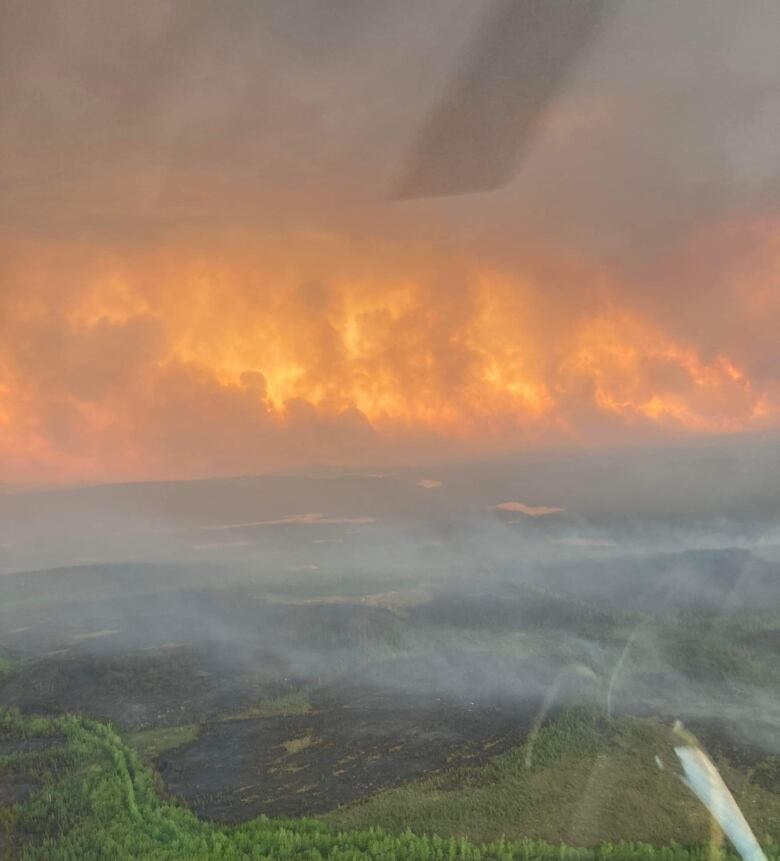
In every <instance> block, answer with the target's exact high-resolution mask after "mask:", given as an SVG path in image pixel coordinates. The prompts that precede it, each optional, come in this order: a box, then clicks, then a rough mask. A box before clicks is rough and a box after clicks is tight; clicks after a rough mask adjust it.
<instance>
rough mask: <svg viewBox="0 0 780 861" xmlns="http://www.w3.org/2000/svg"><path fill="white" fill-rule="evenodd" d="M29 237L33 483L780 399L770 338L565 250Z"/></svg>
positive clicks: (9, 283) (311, 456)
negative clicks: (501, 260) (680, 323)
mask: <svg viewBox="0 0 780 861" xmlns="http://www.w3.org/2000/svg"><path fill="white" fill-rule="evenodd" d="M778 235H780V234H778ZM774 241H775V240H774V239H773V240H772V242H774ZM767 247H769V248H775V247H776V246H775V245H773V244H772V243H769V245H768V246H767ZM7 250H8V251H9V252H12V253H10V254H9V257H8V259H9V260H10V261H11V262H10V263H9V264H7V266H6V273H5V278H6V281H5V285H6V286H5V287H4V290H3V293H2V295H1V296H0V299H1V301H2V305H0V311H1V312H2V315H3V317H2V319H3V321H4V323H5V324H6V325H5V327H4V331H5V337H4V339H3V342H2V344H1V345H0V444H1V445H2V460H1V461H0V462H1V463H2V468H3V472H4V475H7V476H9V479H10V480H28V479H38V480H41V479H43V480H58V479H115V478H129V477H133V478H137V477H150V476H163V475H174V476H182V475H184V476H187V475H200V474H207V473H225V472H231V473H237V472H249V471H256V470H263V469H273V468H280V467H291V466H301V465H310V464H326V463H352V464H360V463H371V462H376V461H379V460H387V461H398V460H404V459H408V458H409V457H419V456H420V455H421V454H425V455H426V456H441V455H442V454H454V453H462V454H463V453H465V454H486V453H487V454H489V453H492V452H497V451H502V450H510V449H513V448H518V447H523V446H528V445H535V446H538V445H549V444H559V443H572V442H575V443H576V442H588V443H594V442H596V443H597V442H599V441H612V440H615V439H620V438H625V437H626V436H627V435H633V436H636V435H637V434H638V435H639V436H640V437H650V436H653V435H655V436H657V435H658V434H679V433H687V432H699V433H701V432H705V433H717V432H734V431H741V430H747V429H751V428H758V427H767V426H770V425H772V423H773V422H776V419H777V400H778V387H777V381H776V377H773V376H772V375H764V376H761V375H760V374H755V373H751V370H750V368H749V367H748V365H747V364H746V362H747V363H749V362H754V360H755V356H754V354H753V353H752V352H751V349H750V346H751V345H750V343H749V341H750V339H749V335H746V336H745V338H746V340H747V342H748V343H747V344H745V345H741V344H740V343H738V342H736V341H735V342H733V343H732V344H731V346H732V347H734V349H733V350H731V351H729V350H726V349H724V350H723V351H717V350H716V351H713V350H712V349H711V348H710V347H709V346H707V347H702V346H700V343H699V341H700V339H699V335H698V333H697V332H696V331H689V332H688V333H687V334H686V333H680V332H677V331H670V329H671V328H672V327H670V326H668V325H666V322H665V320H664V315H663V313H653V310H652V307H650V306H648V304H647V303H646V302H645V303H644V305H643V303H642V302H640V301H634V299H633V298H632V297H633V296H634V292H632V291H635V290H639V291H640V294H641V286H639V287H637V286H636V285H632V284H630V283H626V282H625V280H621V276H620V275H619V274H618V273H616V272H612V271H610V270H609V269H608V268H607V267H604V266H597V265H594V264H592V263H589V262H588V261H583V260H572V259H566V258H565V257H560V258H556V256H555V255H554V254H553V253H552V252H550V253H548V252H538V251H537V252H535V253H534V254H528V255H527V257H526V259H525V263H524V265H523V266H524V268H523V267H521V266H520V265H517V266H515V265H512V266H508V265H505V264H504V265H501V264H498V263H493V264H492V265H488V264H487V263H486V262H484V261H482V262H480V261H475V260H471V259H468V257H467V255H465V254H459V253H451V252H445V251H443V250H442V249H441V248H435V249H433V248H431V249H426V248H423V247H421V246H419V245H416V244H414V243H411V242H406V243H404V244H393V243H391V242H388V243H378V242H374V243H367V244H366V245H365V246H364V247H357V246H356V244H355V243H354V242H353V241H351V240H349V239H348V238H347V237H345V236H337V235H328V234H313V235H312V234H305V233H295V234H288V235H278V236H266V237H264V238H258V237H257V236H253V235H249V234H237V233H228V232H226V233H225V234H224V235H222V236H221V237H215V236H211V237H209V240H208V242H202V243H201V242H200V241H199V239H198V237H196V236H193V235H188V236H179V237H169V238H168V239H167V240H166V241H165V242H158V243H155V244H153V245H145V244H141V243H139V244H138V245H136V246H132V247H129V246H125V247H123V248H122V249H121V250H117V249H113V250H111V249H109V248H95V247H93V246H89V245H84V246H82V245H79V244H78V243H75V242H73V241H72V240H71V241H70V242H68V243H62V244H59V243H57V242H56V241H53V240H47V241H43V240H32V239H30V240H25V241H24V242H18V241H17V242H14V244H13V248H12V249H11V248H9V249H7ZM521 256H522V255H521ZM752 265H754V264H751V266H752ZM746 271H747V272H751V271H752V277H754V278H756V280H758V281H760V279H759V278H757V276H756V270H755V268H754V269H752V270H751V269H750V268H748V269H747V270H740V271H739V272H738V273H736V275H735V276H734V278H733V279H732V280H731V281H730V282H729V288H728V289H729V290H730V291H731V293H730V294H729V295H730V296H731V297H732V301H734V302H738V303H741V304H739V305H738V307H742V306H744V308H743V312H744V314H746V315H748V316H749V315H750V314H752V313H753V309H754V307H760V308H762V309H764V310H765V308H766V305H767V303H768V302H770V301H771V300H770V299H769V298H767V297H766V296H764V293H763V292H762V291H763V290H764V287H763V286H762V285H761V284H759V286H758V287H757V288H756V292H752V291H751V290H750V289H749V287H748V286H747V284H746V281H745V278H746V277H747V276H746V275H745V272H746ZM551 285H552V286H551ZM641 295H644V294H641ZM734 297H736V298H734ZM754 363H755V362H754Z"/></svg>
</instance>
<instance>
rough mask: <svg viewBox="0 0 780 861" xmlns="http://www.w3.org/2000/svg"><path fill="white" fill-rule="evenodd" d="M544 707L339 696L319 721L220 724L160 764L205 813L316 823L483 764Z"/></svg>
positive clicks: (319, 700)
mask: <svg viewBox="0 0 780 861" xmlns="http://www.w3.org/2000/svg"><path fill="white" fill-rule="evenodd" d="M536 713H537V704H528V705H527V706H525V707H521V706H518V704H516V703H515V704H506V705H499V704H494V705H491V706H486V705H480V704H474V703H466V702H454V701H451V700H444V699H442V698H436V697H430V698H427V699H426V698H421V697H418V696H414V697H409V696H404V695H403V694H400V693H396V694H393V693H389V692H382V691H378V690H369V689H355V688H341V689H332V690H330V691H328V692H326V693H323V694H321V695H320V696H319V697H316V698H315V701H314V709H313V711H312V712H311V713H309V714H304V715H293V716H285V717H271V718H259V719H249V720H234V721H226V722H220V723H214V724H210V725H209V726H207V727H206V728H205V729H204V732H203V733H202V735H201V736H200V738H199V739H198V740H197V741H195V742H193V743H192V744H188V745H185V746H183V747H180V748H178V749H176V750H173V751H169V752H168V753H166V754H164V755H162V756H161V757H160V758H159V759H158V762H157V766H158V769H159V771H160V773H161V774H162V776H163V779H164V781H165V785H166V788H167V790H168V792H170V793H171V794H172V795H174V796H176V797H178V798H180V799H181V800H182V801H183V802H184V803H186V804H187V805H188V806H189V807H190V808H191V809H192V810H193V811H194V812H195V813H197V814H198V815H199V816H202V817H206V818H210V819H216V820H220V821H225V822H237V821H242V820H245V819H249V818H251V817H253V816H257V815H258V814H261V813H262V814H266V815H269V816H308V815H313V814H318V813H323V812H325V811H328V810H333V809H334V808H336V807H338V806H340V805H343V804H348V803H350V802H352V801H356V800H357V799H359V798H362V797H364V796H366V795H369V794H371V793H374V792H377V791H378V790H381V789H387V788H389V787H393V786H397V785H399V784H401V783H404V782H405V781H408V780H411V779H413V778H416V777H419V776H421V775H423V774H426V773H430V772H432V771H435V770H437V769H441V768H444V767H447V766H450V765H459V764H463V763H466V762H468V763H473V764H477V763H482V762H485V761H486V760H487V759H488V758H489V757H490V756H494V755H496V754H498V753H501V752H502V751H504V750H506V749H507V748H509V747H511V746H513V745H516V744H518V743H519V742H520V741H522V739H523V738H524V737H525V736H526V734H527V732H528V729H529V727H530V725H531V722H532V721H533V718H534V715H535V714H536Z"/></svg>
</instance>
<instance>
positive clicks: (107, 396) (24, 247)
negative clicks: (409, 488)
mask: <svg viewBox="0 0 780 861" xmlns="http://www.w3.org/2000/svg"><path fill="white" fill-rule="evenodd" d="M493 5H494V4H492V3H491V2H488V0H485V2H480V3H466V2H460V0H459V2H457V3H455V4H453V3H452V2H450V0H447V2H444V0H429V2H427V3H422V4H421V3H411V2H409V3H406V2H404V3H402V4H400V5H399V4H360V3H355V2H349V0H341V2H339V3H335V4H329V5H328V9H327V12H326V11H325V10H324V9H320V8H319V7H318V6H316V5H315V4H309V3H302V2H292V3H290V2H285V3H282V2H278V3H277V2H269V3H264V4H254V3H247V2H243V0H232V2H229V3H226V4H220V6H219V7H218V8H217V7H215V6H213V5H212V4H205V3H187V4H182V3H177V2H172V3H163V2H158V0H147V2H145V3H142V4H141V5H138V4H136V5H134V6H121V5H117V4H113V3H110V4H108V5H106V4H105V3H93V2H83V3H79V4H76V5H70V6H68V7H67V8H64V7H53V6H51V5H50V4H45V3H36V2H33V3H28V4H24V5H23V6H22V5H19V4H10V5H7V6H6V8H5V9H4V25H3V28H2V32H3V35H2V39H3V43H2V45H1V46H0V47H1V48H2V50H0V57H2V60H1V61H0V62H2V64H3V66H2V69H0V72H1V74H0V78H1V79H2V81H3V83H2V87H3V92H2V97H3V102H4V106H5V107H4V111H3V117H2V120H0V164H2V165H3V167H2V172H3V173H2V181H3V185H4V192H3V196H2V201H0V221H1V223H2V233H3V236H2V246H3V255H2V257H3V260H4V263H3V264H2V267H3V268H2V281H1V282H0V327H2V338H0V470H1V471H2V475H3V479H4V480H8V481H27V480H31V479H35V480H56V479H82V478H90V479H94V478H99V479H102V478H109V479H110V478H124V477H152V476H168V475H175V476H189V475H202V474H209V473H239V472H247V471H255V470H266V469H272V468H278V467H289V466H298V465H303V464H313V463H319V464H322V463H345V462H348V463H353V464H371V463H378V462H399V461H403V460H407V461H408V460H420V459H424V458H430V457H431V456H436V457H442V456H451V455H454V454H471V453H474V452H480V453H481V452H495V451H500V450H508V449H513V448H518V447H523V446H530V445H545V444H550V443H558V442H567V443H569V442H581V441H585V442H588V443H593V442H597V443H604V442H613V441H615V440H625V439H629V438H630V439H635V438H645V439H647V438H663V437H664V436H669V435H677V434H680V433H690V432H723V431H729V432H731V431H741V430H746V429H760V428H764V427H771V426H776V424H777V409H778V403H779V402H780V386H779V385H778V382H779V381H778V371H777V368H778V363H777V361H776V357H777V351H776V335H775V333H776V331H777V325H778V322H779V318H780V306H779V305H778V293H777V290H776V284H777V278H778V274H780V273H779V270H780V212H779V211H778V210H779V209H780V185H778V179H779V178H780V177H778V168H777V163H776V158H775V154H774V148H773V141H774V140H776V139H777V138H778V137H779V136H780V128H779V126H780V110H779V109H778V103H777V100H776V97H775V95H774V94H775V93H776V92H777V91H778V88H779V87H780V60H778V58H777V56H776V51H775V45H776V34H777V32H780V12H779V11H778V7H777V5H776V4H775V3H773V2H770V0H751V2H750V3H748V4H741V5H740V7H739V8H737V7H736V6H734V4H731V3H729V2H726V0H718V2H705V0H701V2H698V0H697V2H692V3H686V4H676V5H675V6H674V7H670V6H664V7H661V6H657V5H656V4H650V3H640V2H627V3H625V4H623V6H622V7H621V10H620V12H619V14H617V15H615V16H614V17H612V18H610V19H609V21H608V24H607V26H606V27H605V28H604V29H603V31H602V32H601V34H600V37H599V39H598V40H597V42H596V43H595V44H594V45H593V46H592V50H591V51H590V52H589V53H588V55H587V56H586V57H583V58H582V62H581V64H580V66H579V67H578V70H577V72H576V74H575V75H574V76H573V77H572V78H571V79H570V80H569V82H568V85H567V87H566V88H565V90H563V91H561V92H560V93H559V97H558V100H557V101H556V102H555V103H554V104H552V105H551V107H550V110H549V111H548V112H547V115H546V116H545V120H544V123H543V125H542V127H541V128H540V129H539V130H538V133H537V134H536V135H535V138H534V140H535V146H534V147H532V148H531V149H530V150H529V151H528V152H527V153H526V154H525V157H524V160H523V163H522V169H521V170H520V172H519V174H518V176H517V177H516V179H515V180H514V181H513V182H512V183H510V184H509V185H508V186H507V187H506V188H505V189H504V190H502V191H500V192H497V193H495V194H492V195H476V196H469V197H463V198H448V199H446V200H430V201H418V202H410V201H405V202H397V201H395V202H394V201H391V200H389V199H388V194H389V191H390V189H391V188H392V185H393V181H394V178H395V177H397V176H398V171H399V168H400V165H401V164H402V162H403V158H404V154H405V153H406V152H408V149H409V146H410V145H411V143H412V142H413V141H414V140H415V138H416V135H417V134H418V132H419V129H420V128H421V127H422V126H423V125H424V120H425V117H426V116H428V114H429V112H430V110H431V108H432V106H434V105H435V104H436V103H437V101H438V100H439V99H440V97H441V94H442V93H443V92H444V91H445V89H446V85H447V82H448V81H450V80H452V79H453V75H455V76H456V77H457V72H458V69H459V68H460V67H462V66H464V65H468V62H469V58H468V49H469V46H470V45H471V44H473V35H474V31H475V28H476V27H477V26H478V25H479V22H480V21H483V20H484V17H485V15H489V14H490V12H491V9H492V8H493Z"/></svg>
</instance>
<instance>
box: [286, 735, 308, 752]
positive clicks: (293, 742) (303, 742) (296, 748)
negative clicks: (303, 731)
mask: <svg viewBox="0 0 780 861" xmlns="http://www.w3.org/2000/svg"><path fill="white" fill-rule="evenodd" d="M313 744H315V741H314V739H313V738H312V737H311V736H310V735H305V736H302V737H301V738H291V739H290V740H289V741H285V742H283V743H282V747H283V748H284V749H285V750H286V751H287V753H300V751H302V750H306V748H307V747H311V746H312V745H313Z"/></svg>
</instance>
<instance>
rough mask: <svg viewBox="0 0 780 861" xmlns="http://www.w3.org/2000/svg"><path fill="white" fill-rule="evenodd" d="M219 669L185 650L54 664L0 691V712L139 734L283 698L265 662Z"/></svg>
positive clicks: (264, 658)
mask: <svg viewBox="0 0 780 861" xmlns="http://www.w3.org/2000/svg"><path fill="white" fill-rule="evenodd" d="M226 662H227V658H226V657H225V656H224V655H220V654H216V655H207V654H204V653H202V652H200V651H198V650H194V649H191V648H171V649H162V650H159V651H154V652H131V653H129V654H124V655H116V654H109V655H99V654H74V655H65V656H55V657H52V658H49V659H46V660H41V661H36V662H34V663H31V664H29V665H28V666H25V667H24V668H22V669H21V670H20V671H19V672H17V673H16V674H15V675H14V677H13V678H12V679H11V680H10V681H9V682H8V683H7V684H6V685H5V686H4V687H3V688H2V689H0V706H3V705H12V706H15V707H17V708H19V710H20V711H22V712H23V713H29V714H44V715H48V714H51V715H56V714H62V713H67V712H72V713H77V714H86V715H89V716H90V717H94V718H98V719H102V720H109V721H111V722H113V723H115V724H117V725H119V726H121V727H125V728H128V729H141V728H145V727H149V726H166V725H176V724H183V723H197V722H199V721H203V720H207V719H209V718H213V717H215V716H216V715H218V714H220V713H222V712H224V711H229V710H231V709H240V708H242V707H244V706H246V705H248V704H249V703H251V702H254V701H256V700H257V699H258V698H260V697H262V696H268V695H274V694H278V693H282V692H283V691H284V690H285V682H284V675H283V673H284V665H283V663H282V662H280V661H279V660H278V659H276V658H274V657H273V656H268V655H257V656H256V661H255V662H254V663H252V664H251V665H249V664H248V663H243V662H241V661H239V660H238V659H236V660H235V661H234V662H233V663H232V665H229V664H228V663H226Z"/></svg>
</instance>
